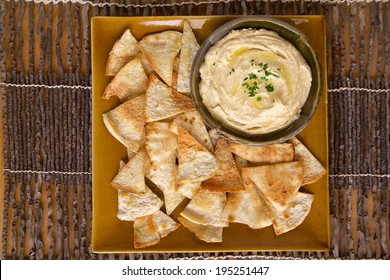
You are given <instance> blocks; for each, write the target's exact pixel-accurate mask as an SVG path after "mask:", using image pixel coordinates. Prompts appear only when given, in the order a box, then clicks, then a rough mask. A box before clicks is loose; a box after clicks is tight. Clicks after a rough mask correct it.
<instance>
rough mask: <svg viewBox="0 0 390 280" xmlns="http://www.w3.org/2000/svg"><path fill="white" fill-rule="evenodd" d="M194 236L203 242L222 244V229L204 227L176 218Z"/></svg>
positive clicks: (182, 218)
mask: <svg viewBox="0 0 390 280" xmlns="http://www.w3.org/2000/svg"><path fill="white" fill-rule="evenodd" d="M177 219H178V220H179V222H180V223H181V224H182V225H183V226H185V227H186V228H187V229H188V230H189V231H191V232H192V233H194V234H195V236H196V237H197V238H198V239H200V240H203V241H205V242H210V243H212V242H222V232H223V227H215V226H205V225H200V224H196V223H193V222H191V221H189V220H188V219H186V218H184V217H179V218H177Z"/></svg>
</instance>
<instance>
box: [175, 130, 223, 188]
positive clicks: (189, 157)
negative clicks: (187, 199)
mask: <svg viewBox="0 0 390 280" xmlns="http://www.w3.org/2000/svg"><path fill="white" fill-rule="evenodd" d="M177 151H178V152H177V157H178V160H179V172H178V173H179V174H178V183H180V184H181V183H184V182H199V181H203V180H206V179H208V178H211V177H212V176H214V175H215V174H216V172H217V171H218V161H217V159H216V158H215V157H214V156H213V155H212V154H211V153H210V152H209V151H208V150H206V148H205V147H203V146H202V145H201V144H200V143H199V142H198V141H196V140H195V139H194V138H193V137H192V136H191V135H190V134H189V133H188V132H187V131H186V130H185V129H184V128H182V127H181V126H179V127H178V144H177Z"/></svg>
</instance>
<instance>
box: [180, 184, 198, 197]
mask: <svg viewBox="0 0 390 280" xmlns="http://www.w3.org/2000/svg"><path fill="white" fill-rule="evenodd" d="M200 184H201V182H182V183H177V185H176V190H177V191H178V192H179V193H181V194H182V195H184V196H185V197H188V198H189V199H192V198H193V197H194V196H195V195H196V193H197V192H198V191H199V190H200Z"/></svg>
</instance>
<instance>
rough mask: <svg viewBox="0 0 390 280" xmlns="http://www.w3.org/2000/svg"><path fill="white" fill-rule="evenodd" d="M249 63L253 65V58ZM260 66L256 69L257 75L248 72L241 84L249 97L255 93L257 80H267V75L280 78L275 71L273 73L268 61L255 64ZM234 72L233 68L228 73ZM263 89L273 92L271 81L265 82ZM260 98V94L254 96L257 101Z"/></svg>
mask: <svg viewBox="0 0 390 280" xmlns="http://www.w3.org/2000/svg"><path fill="white" fill-rule="evenodd" d="M250 63H251V65H252V66H253V65H254V60H253V59H251V60H250ZM256 65H257V66H259V67H260V69H258V70H257V73H258V75H259V76H257V75H256V74H255V73H249V74H248V75H247V76H246V77H245V78H244V79H243V83H242V86H243V87H245V91H244V92H245V93H247V94H248V95H249V97H254V96H255V95H256V94H257V90H258V89H259V84H258V82H257V81H258V80H262V81H264V82H268V81H269V77H270V76H272V77H275V78H280V76H279V75H278V74H276V73H273V72H272V71H273V70H272V67H270V66H269V65H268V63H263V62H260V63H259V64H256ZM276 69H277V70H278V71H280V68H279V67H278V68H276ZM232 72H234V69H232V71H231V72H230V74H231V73H232ZM265 89H266V90H267V92H273V91H274V90H275V88H274V85H273V84H272V83H266V85H265ZM261 99H262V98H261V96H258V97H257V98H256V100H257V101H260V100H261Z"/></svg>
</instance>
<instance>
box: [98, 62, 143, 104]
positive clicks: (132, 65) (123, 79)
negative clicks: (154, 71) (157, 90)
mask: <svg viewBox="0 0 390 280" xmlns="http://www.w3.org/2000/svg"><path fill="white" fill-rule="evenodd" d="M147 81H148V76H147V75H146V73H145V70H144V68H143V66H142V64H141V60H140V59H139V58H138V57H136V58H134V59H133V60H131V61H130V62H129V63H127V64H126V65H125V66H123V68H122V69H121V70H120V71H119V72H118V73H117V74H116V75H115V77H114V78H113V79H112V81H111V83H109V84H108V86H107V87H106V89H105V90H104V92H103V96H102V98H104V99H109V98H110V97H111V96H114V95H116V96H118V98H119V99H120V100H121V101H122V102H126V101H127V100H130V99H132V98H134V97H137V96H139V95H141V94H143V93H145V91H146V83H147Z"/></svg>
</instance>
